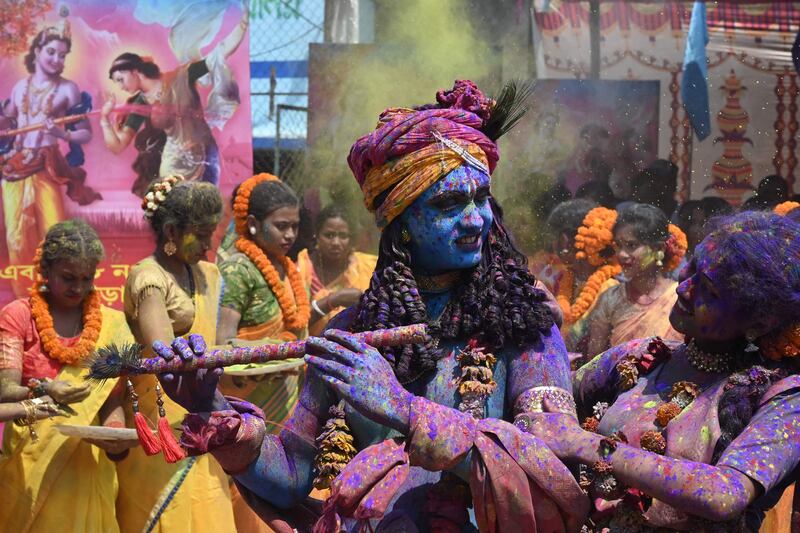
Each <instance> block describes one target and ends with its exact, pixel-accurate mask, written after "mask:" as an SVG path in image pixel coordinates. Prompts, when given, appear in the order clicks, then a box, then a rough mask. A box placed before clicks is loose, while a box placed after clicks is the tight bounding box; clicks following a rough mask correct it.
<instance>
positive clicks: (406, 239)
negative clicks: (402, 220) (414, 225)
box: [400, 228, 411, 244]
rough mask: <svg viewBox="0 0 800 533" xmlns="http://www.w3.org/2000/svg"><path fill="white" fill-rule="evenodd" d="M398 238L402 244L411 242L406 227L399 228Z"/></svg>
mask: <svg viewBox="0 0 800 533" xmlns="http://www.w3.org/2000/svg"><path fill="white" fill-rule="evenodd" d="M400 240H401V241H403V244H408V243H410V242H411V234H410V233H409V232H408V230H407V229H406V228H403V229H402V230H400Z"/></svg>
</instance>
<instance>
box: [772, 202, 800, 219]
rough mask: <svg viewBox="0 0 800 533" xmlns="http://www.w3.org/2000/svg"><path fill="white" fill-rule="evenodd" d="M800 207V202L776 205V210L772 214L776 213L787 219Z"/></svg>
mask: <svg viewBox="0 0 800 533" xmlns="http://www.w3.org/2000/svg"><path fill="white" fill-rule="evenodd" d="M798 207H800V202H783V203H780V204H778V205H776V206H775V208H774V209H773V210H772V212H773V213H775V214H776V215H780V216H782V217H785V216H786V215H788V214H789V213H790V212H791V211H794V210H795V209H797V208H798Z"/></svg>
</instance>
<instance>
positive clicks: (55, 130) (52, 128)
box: [44, 118, 67, 139]
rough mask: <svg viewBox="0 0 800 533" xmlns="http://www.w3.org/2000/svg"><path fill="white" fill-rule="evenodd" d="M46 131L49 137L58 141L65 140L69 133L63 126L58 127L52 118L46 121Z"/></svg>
mask: <svg viewBox="0 0 800 533" xmlns="http://www.w3.org/2000/svg"><path fill="white" fill-rule="evenodd" d="M44 131H45V133H47V134H48V135H52V136H53V137H56V138H58V139H65V138H66V137H67V132H66V131H65V130H64V128H62V127H61V126H57V125H56V124H55V122H54V121H53V119H52V118H47V119H45V121H44Z"/></svg>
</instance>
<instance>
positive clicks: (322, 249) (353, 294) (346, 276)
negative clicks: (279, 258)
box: [297, 204, 378, 335]
mask: <svg viewBox="0 0 800 533" xmlns="http://www.w3.org/2000/svg"><path fill="white" fill-rule="evenodd" d="M351 227H352V226H351V223H350V220H349V219H348V217H347V213H346V212H345V210H344V209H342V208H341V207H339V206H338V205H336V204H331V205H329V206H327V207H325V208H323V209H322V211H320V212H319V215H318V216H317V221H316V224H315V225H314V232H315V235H316V245H315V246H314V249H313V250H312V251H311V252H309V251H308V250H303V251H302V252H300V254H299V255H298V257H297V262H298V263H300V264H301V265H302V264H306V265H308V266H307V268H309V270H311V295H312V298H311V307H312V309H313V310H314V318H316V320H313V321H312V323H311V325H310V326H309V332H310V333H311V335H320V334H321V333H322V330H323V329H324V328H325V325H326V324H327V323H328V321H329V320H330V319H331V318H333V317H334V316H335V315H336V314H337V313H339V312H340V311H342V310H344V309H345V308H347V307H351V306H354V305H356V304H357V303H358V300H359V299H360V298H361V293H362V292H364V291H365V290H366V289H367V288H368V287H369V281H370V279H371V278H372V273H373V272H374V271H375V263H377V261H378V256H375V255H371V254H365V253H362V252H356V251H355V250H353V248H352V246H351V245H350V237H351ZM317 317H321V318H317Z"/></svg>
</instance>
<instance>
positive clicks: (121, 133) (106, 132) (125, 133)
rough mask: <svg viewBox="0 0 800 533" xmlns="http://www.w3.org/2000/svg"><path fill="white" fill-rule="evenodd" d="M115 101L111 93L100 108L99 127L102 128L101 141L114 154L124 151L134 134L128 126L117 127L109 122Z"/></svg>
mask: <svg viewBox="0 0 800 533" xmlns="http://www.w3.org/2000/svg"><path fill="white" fill-rule="evenodd" d="M116 103H117V101H116V99H115V98H114V95H111V96H110V97H109V98H108V100H106V101H105V103H104V104H103V107H102V109H101V110H100V128H101V129H102V130H103V141H105V143H106V147H107V148H108V149H109V150H111V153H112V154H114V155H118V154H121V153H122V152H123V151H125V149H126V148H127V147H128V146H130V144H131V142H132V141H133V138H134V136H135V135H136V132H135V131H133V129H131V128H129V127H128V126H125V125H122V126H120V127H117V126H116V125H115V124H114V123H113V122H111V112H112V110H113V109H114V106H115V105H116Z"/></svg>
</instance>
